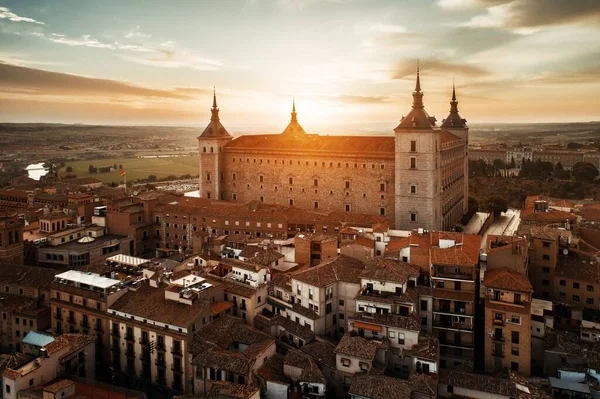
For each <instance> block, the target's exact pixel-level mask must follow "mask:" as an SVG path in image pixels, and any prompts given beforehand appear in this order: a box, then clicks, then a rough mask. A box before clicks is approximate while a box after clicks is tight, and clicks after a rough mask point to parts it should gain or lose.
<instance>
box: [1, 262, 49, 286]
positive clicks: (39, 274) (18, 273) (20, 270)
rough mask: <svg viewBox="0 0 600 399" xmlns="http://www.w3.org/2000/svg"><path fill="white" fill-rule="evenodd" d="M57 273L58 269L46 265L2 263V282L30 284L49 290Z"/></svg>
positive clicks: (6, 283)
mask: <svg viewBox="0 0 600 399" xmlns="http://www.w3.org/2000/svg"><path fill="white" fill-rule="evenodd" d="M55 274H57V272H56V270H53V269H49V268H46V267H35V266H25V265H18V266H17V265H13V264H9V263H0V284H5V285H8V284H18V285H29V286H32V287H36V288H39V289H41V290H49V289H50V285H51V284H52V281H53V280H54V275H55Z"/></svg>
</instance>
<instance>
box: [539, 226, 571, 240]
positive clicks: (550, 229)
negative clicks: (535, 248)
mask: <svg viewBox="0 0 600 399" xmlns="http://www.w3.org/2000/svg"><path fill="white" fill-rule="evenodd" d="M529 235H530V236H531V238H538V239H541V240H547V241H556V240H557V239H558V238H559V237H560V238H561V240H567V239H568V238H569V237H573V232H572V231H571V230H564V229H559V228H557V227H554V226H531V228H530V229H529Z"/></svg>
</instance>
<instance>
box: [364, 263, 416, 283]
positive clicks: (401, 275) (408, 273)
mask: <svg viewBox="0 0 600 399" xmlns="http://www.w3.org/2000/svg"><path fill="white" fill-rule="evenodd" d="M365 266H366V269H365V270H364V271H363V272H362V273H361V275H360V277H361V278H365V279H372V280H380V281H393V282H397V283H402V284H406V282H407V281H408V280H409V279H411V278H417V277H419V270H420V269H419V267H418V266H415V265H410V264H408V263H406V262H402V261H400V260H396V259H391V258H382V257H375V258H373V259H371V260H369V261H368V262H367V263H366V265H365Z"/></svg>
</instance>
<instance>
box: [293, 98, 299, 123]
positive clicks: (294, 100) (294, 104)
mask: <svg viewBox="0 0 600 399" xmlns="http://www.w3.org/2000/svg"><path fill="white" fill-rule="evenodd" d="M292 122H298V117H297V115H296V98H294V99H293V100H292Z"/></svg>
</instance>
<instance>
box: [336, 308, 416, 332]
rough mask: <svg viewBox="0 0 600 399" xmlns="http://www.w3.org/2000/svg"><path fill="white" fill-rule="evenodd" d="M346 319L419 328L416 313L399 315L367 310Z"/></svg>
mask: <svg viewBox="0 0 600 399" xmlns="http://www.w3.org/2000/svg"><path fill="white" fill-rule="evenodd" d="M348 319H350V320H355V321H358V322H362V323H369V324H377V325H383V326H388V327H395V328H402V329H404V330H411V331H420V330H421V319H420V318H419V316H418V315H417V314H416V313H413V314H411V315H409V316H401V315H399V314H392V313H388V314H380V313H367V312H356V313H354V315H352V316H348Z"/></svg>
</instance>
